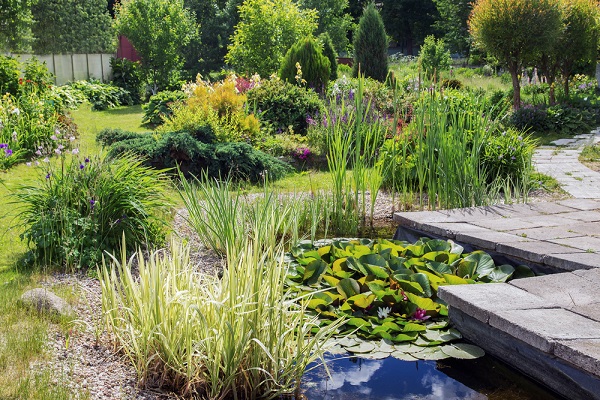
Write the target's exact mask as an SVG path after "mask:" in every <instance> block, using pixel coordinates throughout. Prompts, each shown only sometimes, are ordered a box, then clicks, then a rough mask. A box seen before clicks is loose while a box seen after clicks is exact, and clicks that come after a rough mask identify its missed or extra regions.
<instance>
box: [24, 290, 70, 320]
mask: <svg viewBox="0 0 600 400" xmlns="http://www.w3.org/2000/svg"><path fill="white" fill-rule="evenodd" d="M21 303H22V304H23V305H24V306H26V307H32V308H35V309H37V310H38V311H40V312H47V313H49V314H55V315H60V316H67V315H72V314H73V309H72V308H71V306H70V305H69V304H68V303H67V302H66V301H65V300H63V299H62V298H60V297H58V296H57V295H56V294H54V293H53V292H52V291H50V290H48V289H44V288H36V289H31V290H28V291H26V292H25V293H23V295H22V296H21Z"/></svg>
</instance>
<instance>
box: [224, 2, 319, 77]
mask: <svg viewBox="0 0 600 400" xmlns="http://www.w3.org/2000/svg"><path fill="white" fill-rule="evenodd" d="M316 28H317V12H316V11H315V10H312V9H308V10H302V9H300V8H299V7H298V5H297V4H296V3H295V2H294V1H292V0H246V1H244V3H243V4H242V6H241V7H240V22H239V23H238V24H237V26H236V28H235V33H234V34H233V38H232V40H231V44H230V45H229V52H228V53H227V56H226V57H225V59H226V61H227V62H228V63H229V64H231V65H232V66H233V67H234V68H235V70H236V71H238V72H242V73H249V74H253V73H258V74H260V75H261V76H268V75H270V74H272V73H274V72H276V71H277V70H279V66H280V64H281V60H282V59H283V57H284V55H285V53H286V52H287V51H288V49H289V48H290V47H292V45H293V44H294V43H296V42H297V41H298V40H299V39H300V38H302V37H306V36H311V35H312V34H313V32H314V31H315V29H316Z"/></svg>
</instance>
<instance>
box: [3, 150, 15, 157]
mask: <svg viewBox="0 0 600 400" xmlns="http://www.w3.org/2000/svg"><path fill="white" fill-rule="evenodd" d="M12 153H13V151H12V150H11V149H5V150H4V154H5V155H6V157H10V156H12Z"/></svg>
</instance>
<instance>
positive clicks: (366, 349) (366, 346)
mask: <svg viewBox="0 0 600 400" xmlns="http://www.w3.org/2000/svg"><path fill="white" fill-rule="evenodd" d="M346 350H348V351H349V352H350V353H370V352H372V351H373V350H375V345H374V344H373V343H370V342H364V341H363V342H361V343H360V344H358V345H354V346H352V347H346Z"/></svg>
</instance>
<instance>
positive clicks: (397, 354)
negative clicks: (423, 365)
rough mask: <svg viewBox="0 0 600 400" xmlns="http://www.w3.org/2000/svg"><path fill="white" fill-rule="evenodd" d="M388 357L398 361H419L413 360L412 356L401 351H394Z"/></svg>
mask: <svg viewBox="0 0 600 400" xmlns="http://www.w3.org/2000/svg"><path fill="white" fill-rule="evenodd" d="M390 356H392V357H394V358H397V359H398V360H402V361H419V359H418V358H415V357H413V356H411V355H410V354H408V353H404V352H402V351H395V352H393V353H392V354H390Z"/></svg>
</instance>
